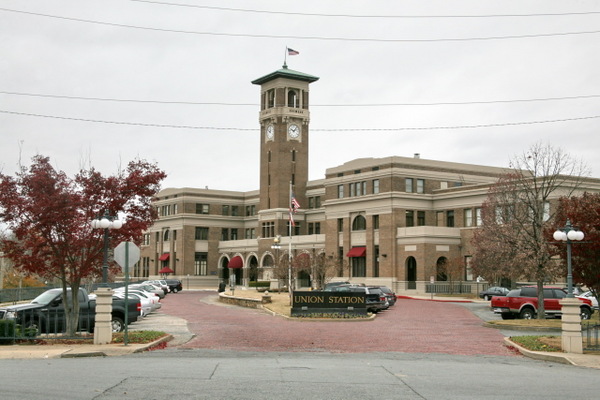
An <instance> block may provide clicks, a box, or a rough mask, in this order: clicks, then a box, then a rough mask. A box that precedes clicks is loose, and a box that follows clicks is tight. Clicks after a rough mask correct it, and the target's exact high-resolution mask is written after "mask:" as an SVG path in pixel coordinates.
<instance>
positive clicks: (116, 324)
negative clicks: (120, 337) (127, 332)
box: [110, 316, 125, 333]
mask: <svg viewBox="0 0 600 400" xmlns="http://www.w3.org/2000/svg"><path fill="white" fill-rule="evenodd" d="M110 326H111V327H112V331H113V333H118V332H123V329H124V327H125V323H124V322H123V320H122V319H121V318H119V317H115V316H113V317H112V320H111V321H110Z"/></svg>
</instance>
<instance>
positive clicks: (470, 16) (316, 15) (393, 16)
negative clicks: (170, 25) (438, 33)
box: [130, 0, 600, 19]
mask: <svg viewBox="0 0 600 400" xmlns="http://www.w3.org/2000/svg"><path fill="white" fill-rule="evenodd" d="M130 1H133V2H137V3H149V4H159V5H165V6H176V7H187V8H200V9H204V10H217V11H234V12H244V13H256V14H277V15H294V16H303V17H327V18H332V17H333V18H386V19H420V18H518V17H556V16H572V15H594V14H600V11H582V12H566V13H534V14H483V15H481V14H480V15H464V14H457V15H440V14H437V15H436V14H434V15H376V14H372V15H358V14H323V13H304V12H290V11H272V10H256V9H247V8H233V7H216V6H206V5H196V4H181V3H171V2H166V1H149V0H130Z"/></svg>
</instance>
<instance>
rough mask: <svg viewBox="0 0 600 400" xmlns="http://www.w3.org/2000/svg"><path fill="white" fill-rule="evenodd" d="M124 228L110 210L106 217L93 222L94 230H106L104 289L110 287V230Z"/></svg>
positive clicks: (103, 267)
mask: <svg viewBox="0 0 600 400" xmlns="http://www.w3.org/2000/svg"><path fill="white" fill-rule="evenodd" d="M122 226H123V222H121V221H120V220H119V219H118V218H117V217H116V216H111V215H109V214H108V210H106V211H105V212H104V215H102V216H99V217H98V218H95V219H94V220H92V228H94V229H104V249H103V259H102V285H101V286H102V287H108V237H109V233H108V231H109V229H120V228H121V227H122Z"/></svg>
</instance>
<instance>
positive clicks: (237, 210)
mask: <svg viewBox="0 0 600 400" xmlns="http://www.w3.org/2000/svg"><path fill="white" fill-rule="evenodd" d="M238 215H240V207H239V206H231V216H232V217H237V216H238Z"/></svg>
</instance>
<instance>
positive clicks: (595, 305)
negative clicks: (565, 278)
mask: <svg viewBox="0 0 600 400" xmlns="http://www.w3.org/2000/svg"><path fill="white" fill-rule="evenodd" d="M576 297H579V298H582V299H588V300H590V301H591V302H592V308H593V309H594V310H597V309H598V299H597V298H596V297H595V296H594V295H593V294H592V292H591V291H589V290H588V291H587V292H584V293H582V294H581V295H579V296H576Z"/></svg>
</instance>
